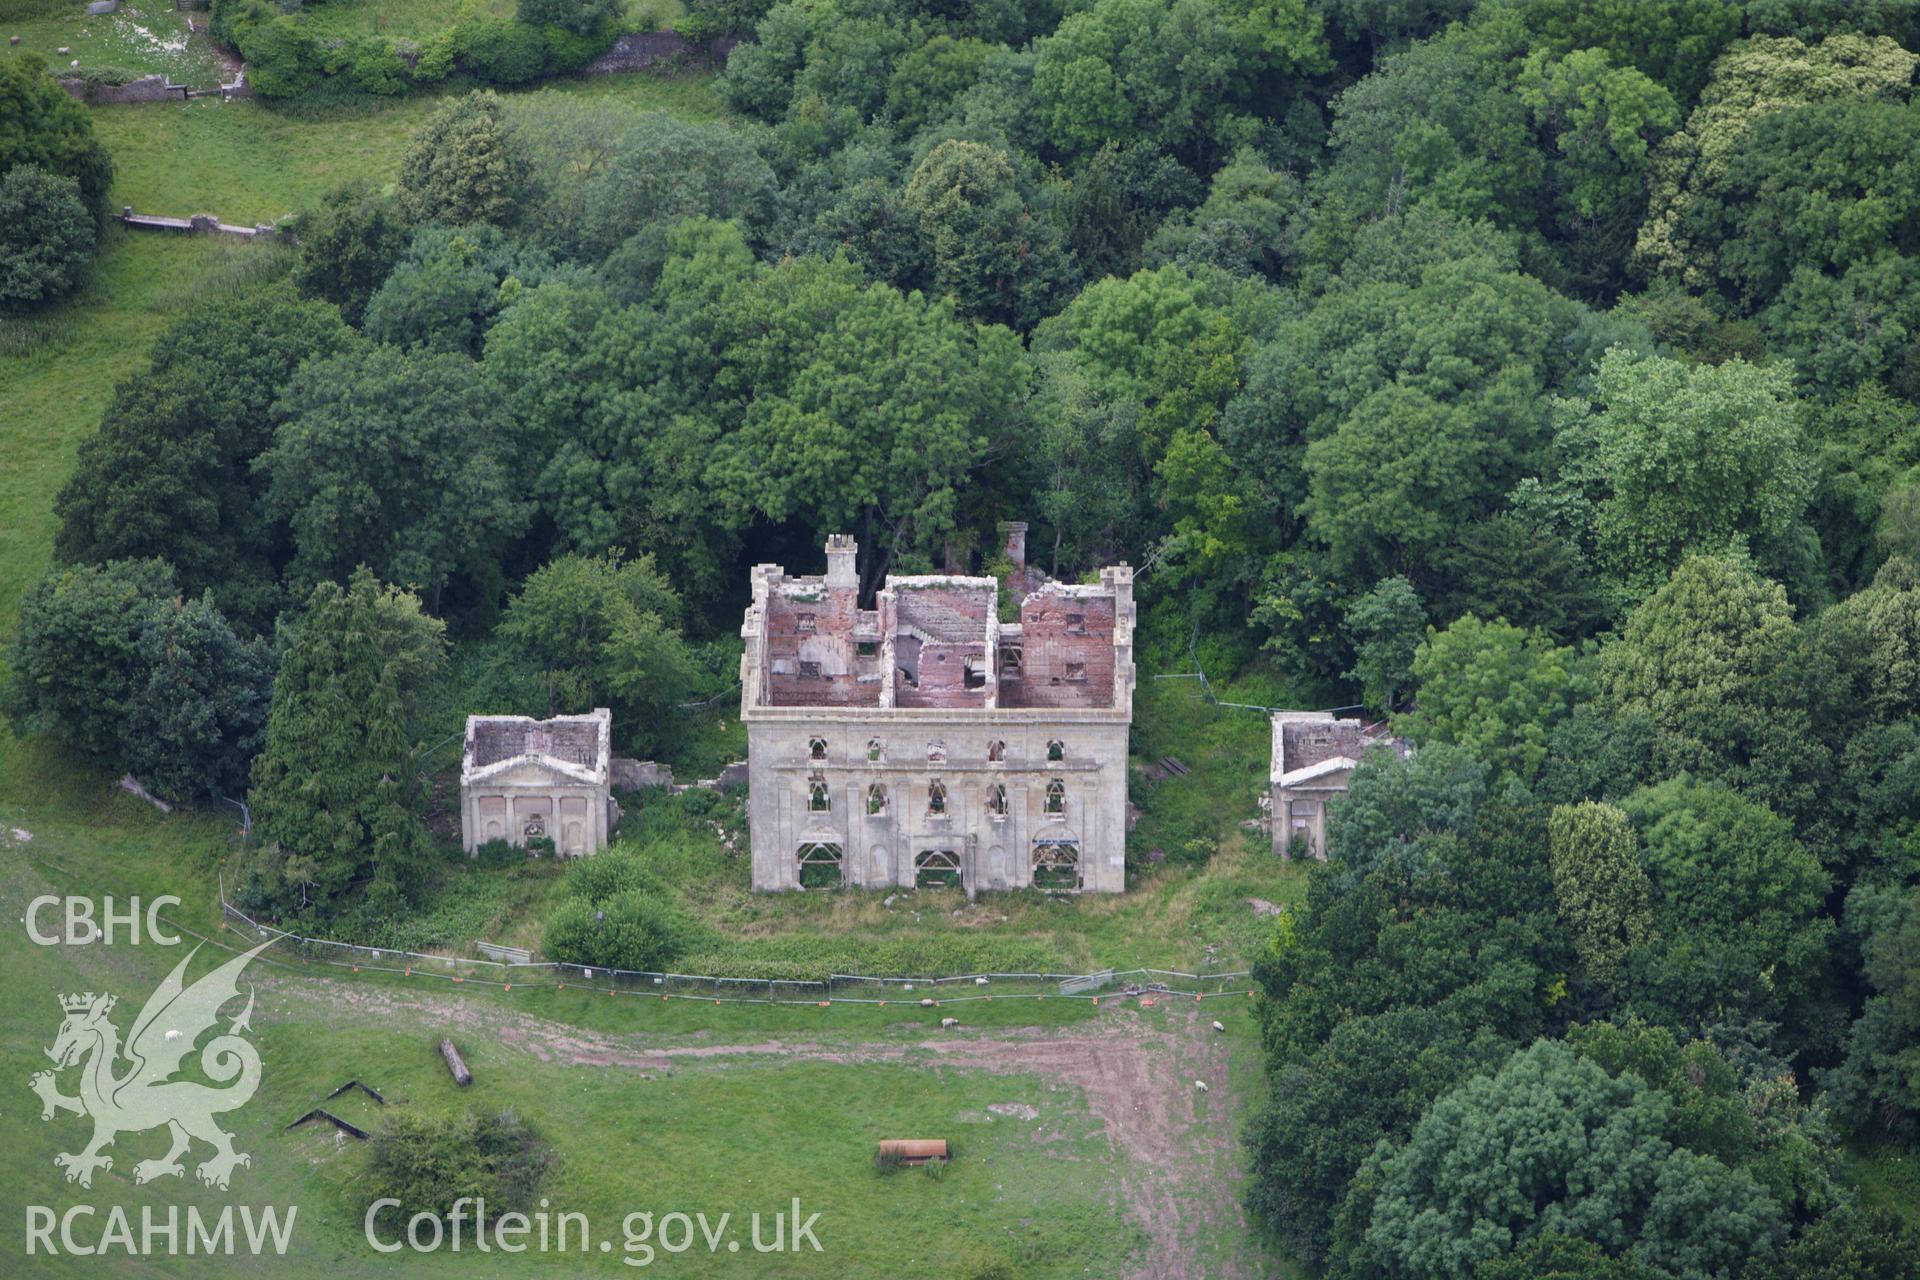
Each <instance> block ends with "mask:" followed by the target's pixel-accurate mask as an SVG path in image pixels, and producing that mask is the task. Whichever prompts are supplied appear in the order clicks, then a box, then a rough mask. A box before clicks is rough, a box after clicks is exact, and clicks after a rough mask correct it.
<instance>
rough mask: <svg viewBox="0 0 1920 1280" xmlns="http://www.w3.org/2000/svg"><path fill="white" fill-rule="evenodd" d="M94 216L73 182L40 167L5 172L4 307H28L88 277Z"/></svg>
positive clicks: (1, 205)
mask: <svg viewBox="0 0 1920 1280" xmlns="http://www.w3.org/2000/svg"><path fill="white" fill-rule="evenodd" d="M95 232H96V227H95V222H94V216H93V214H92V213H90V212H89V211H88V210H87V207H86V205H85V204H84V203H82V201H81V199H80V185H79V183H77V182H75V181H74V180H73V179H72V178H66V177H60V176H58V175H56V174H52V173H48V172H47V171H46V170H45V169H42V168H41V167H40V166H39V165H36V164H17V165H15V166H13V167H12V168H11V169H8V170H6V171H5V172H4V173H0V307H6V308H26V307H32V306H35V305H37V304H39V303H42V302H48V301H51V300H52V299H54V298H58V297H60V296H61V295H62V294H66V293H70V292H72V291H73V289H75V288H76V287H77V286H78V285H79V284H80V282H81V281H82V280H83V279H85V278H86V272H87V261H88V259H89V257H90V256H91V254H92V252H93V242H94V236H95Z"/></svg>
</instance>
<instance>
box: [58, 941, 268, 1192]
mask: <svg viewBox="0 0 1920 1280" xmlns="http://www.w3.org/2000/svg"><path fill="white" fill-rule="evenodd" d="M272 945H273V942H272V941H271V940H269V941H267V942H263V943H261V944H260V945H259V946H257V947H255V948H254V949H253V950H251V951H249V952H246V953H245V954H244V955H240V956H237V957H235V958H234V959H232V960H229V961H228V962H227V963H226V964H224V965H222V966H221V967H220V968H218V969H216V970H214V971H213V972H212V973H210V974H208V975H207V976H206V977H204V978H202V979H200V981H198V982H196V983H194V984H193V986H191V987H188V986H186V985H185V984H184V983H183V982H182V981H181V975H182V974H183V973H185V972H186V969H187V962H188V961H189V960H192V959H193V957H194V954H195V953H197V952H198V951H199V948H198V947H195V948H194V949H193V951H192V952H189V953H188V955H187V958H186V960H182V961H181V962H180V963H179V964H178V965H177V966H175V968H174V970H173V972H172V973H170V974H168V975H167V980H166V981H165V982H162V983H161V984H160V985H159V987H158V988H156V989H155V991H154V993H153V994H152V995H151V996H149V997H148V998H147V1003H146V1005H145V1006H144V1007H143V1008H142V1009H141V1010H140V1016H139V1017H137V1018H135V1019H134V1020H133V1029H132V1030H131V1031H130V1032H129V1033H128V1034H127V1043H126V1047H125V1049H124V1050H123V1049H122V1048H121V1046H120V1032H119V1030H118V1029H117V1028H116V1027H115V1026H114V1025H113V1023H111V1022H110V1021H108V1020H107V1015H108V1014H109V1013H111V1012H112V1011H113V1006H114V997H112V996H110V995H95V994H94V993H93V992H91V991H89V992H87V993H86V994H85V995H70V996H62V997H60V1008H61V1009H62V1010H64V1011H65V1013H66V1015H67V1017H66V1021H65V1022H63V1023H61V1024H60V1034H59V1036H57V1037H56V1038H55V1039H54V1042H53V1047H52V1048H51V1049H48V1050H47V1051H46V1052H47V1056H48V1057H49V1058H51V1059H53V1061H54V1071H40V1072H36V1073H35V1074H34V1076H33V1078H32V1079H31V1080H29V1081H28V1084H29V1085H30V1086H31V1087H32V1089H33V1091H34V1092H35V1093H37V1094H39V1095H40V1102H41V1108H42V1109H41V1112H40V1118H41V1119H42V1120H51V1119H53V1117H54V1114H55V1113H56V1112H60V1111H71V1112H73V1113H74V1114H75V1115H83V1116H91V1117H92V1118H93V1141H91V1142H89V1143H88V1144H87V1145H86V1147H85V1148H84V1149H83V1150H81V1151H79V1152H75V1153H62V1154H60V1155H57V1156H55V1157H54V1158H53V1162H54V1163H55V1164H57V1165H59V1166H60V1167H61V1168H63V1169H65V1170H66V1171H67V1181H68V1182H77V1183H79V1184H80V1185H81V1186H83V1187H90V1186H92V1185H93V1175H94V1171H95V1170H97V1169H111V1168H113V1158H112V1157H111V1156H105V1155H102V1154H100V1152H101V1149H102V1148H104V1147H106V1146H108V1145H109V1144H111V1143H112V1142H113V1140H114V1138H115V1137H116V1136H118V1135H119V1134H122V1133H139V1132H142V1131H144V1130H147V1129H157V1128H159V1127H160V1126H161V1125H165V1126H167V1128H168V1130H169V1131H170V1132H171V1133H172V1135H173V1147H172V1149H171V1150H169V1151H168V1152H167V1154H166V1155H164V1156H162V1157H160V1158H159V1159H158V1160H142V1161H141V1162H140V1163H138V1164H136V1165H135V1166H134V1167H133V1180H134V1181H135V1182H151V1181H153V1180H154V1179H155V1178H163V1177H167V1176H168V1175H172V1176H175V1177H178V1176H179V1175H180V1174H182V1173H184V1172H185V1170H184V1169H183V1168H182V1167H181V1165H180V1157H181V1156H182V1155H185V1154H186V1152H187V1149H188V1148H189V1147H190V1146H192V1139H194V1138H198V1139H200V1141H202V1142H205V1143H209V1144H211V1145H212V1147H213V1149H214V1153H213V1156H212V1157H211V1158H210V1159H209V1160H208V1161H207V1162H206V1163H205V1164H203V1165H201V1166H200V1167H199V1168H198V1169H197V1170H195V1172H196V1173H198V1174H199V1175H200V1181H202V1182H204V1183H206V1184H207V1185H208V1186H210V1187H218V1188H219V1189H221V1190H222V1191H224V1190H226V1188H227V1180H228V1178H230V1177H231V1176H232V1174H233V1170H234V1167H235V1166H236V1165H243V1164H252V1163H253V1161H252V1157H250V1156H248V1155H247V1154H246V1153H244V1152H240V1151H235V1150H234V1149H233V1135H232V1134H230V1133H227V1132H225V1131H224V1130H222V1129H221V1128H220V1126H219V1125H217V1124H215V1123H214V1122H213V1118H214V1117H215V1116H216V1115H218V1114H220V1113H221V1112H223V1111H232V1110H233V1109H234V1108H236V1107H239V1106H242V1105H244V1104H245V1103H246V1101H247V1099H249V1098H251V1097H253V1093H254V1090H256V1089H258V1088H259V1087H260V1053H259V1051H258V1050H257V1049H255V1048H254V1047H253V1045H252V1044H251V1043H250V1042H249V1041H247V1040H245V1039H243V1038H242V1037H241V1035H240V1033H241V1032H242V1031H250V1030H252V1027H251V1026H250V1025H249V1021H248V1020H249V1019H250V1018H251V1017H252V1016H253V992H252V989H251V988H249V989H248V992H247V1007H246V1009H245V1010H243V1011H242V1012H241V1013H240V1014H239V1016H237V1017H235V1018H234V1019H233V1020H232V1021H231V1022H230V1023H229V1024H228V1025H227V1031H226V1034H225V1035H219V1036H215V1037H214V1038H213V1039H212V1040H209V1041H208V1042H207V1044H206V1047H205V1048H204V1049H202V1050H201V1052H200V1070H201V1071H202V1072H203V1073H204V1074H205V1075H206V1077H207V1078H208V1079H209V1080H212V1081H214V1082H216V1083H218V1084H221V1085H225V1086H226V1087H225V1088H218V1089H216V1088H213V1087H211V1086H208V1085H204V1084H201V1083H199V1082H198V1081H194V1080H173V1079H171V1078H170V1077H172V1076H173V1075H174V1074H175V1073H176V1072H178V1071H179V1070H180V1062H181V1059H183V1058H185V1057H186V1056H187V1054H189V1053H191V1052H192V1051H193V1047H194V1043H195V1041H197V1040H198V1039H199V1038H200V1037H201V1035H202V1034H204V1033H205V1032H207V1031H209V1030H212V1029H214V1028H215V1026H216V1024H217V1023H218V1022H219V1018H220V1008H221V1006H222V1005H224V1004H226V1003H227V1002H228V1001H229V1000H232V999H234V998H236V997H237V996H238V995H239V994H240V988H239V977H240V971H241V970H242V969H244V968H246V967H247V962H248V961H250V960H252V959H253V958H254V957H255V956H257V955H259V954H260V953H261V952H262V951H264V950H266V949H267V948H268V947H270V946H272ZM89 1055H91V1057H89ZM122 1058H125V1060H126V1061H127V1062H129V1063H131V1064H132V1065H131V1066H129V1067H128V1068H127V1069H126V1071H125V1072H124V1073H119V1072H118V1071H117V1068H118V1067H119V1064H120V1061H121V1059H122ZM73 1066H78V1067H80V1095H79V1096H78V1097H71V1098H70V1097H68V1096H67V1095H65V1094H63V1093H61V1092H60V1088H59V1085H58V1083H57V1081H56V1079H55V1072H57V1071H62V1070H65V1069H66V1068H68V1067H73ZM229 1081H232V1082H233V1083H231V1084H229V1083H228V1082H229Z"/></svg>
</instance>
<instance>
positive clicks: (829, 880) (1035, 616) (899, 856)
mask: <svg viewBox="0 0 1920 1280" xmlns="http://www.w3.org/2000/svg"><path fill="white" fill-rule="evenodd" d="M826 550H827V572H826V574H825V575H824V576H816V577H789V576H787V573H786V571H785V570H784V569H783V568H781V567H780V566H778V565H760V566H757V567H756V568H755V569H754V571H753V603H752V605H751V606H750V607H749V608H748V609H747V614H746V619H745V622H744V624H743V625H742V627H741V635H742V637H743V638H744V639H745V641H746V651H745V653H744V654H743V655H742V658H741V664H740V683H741V693H740V716H741V719H742V720H743V721H744V722H745V723H746V726H747V761H748V818H749V822H750V825H751V831H752V842H753V887H754V888H755V889H758V890H780V889H798V888H816V887H829V886H832V885H837V884H851V885H865V886H875V885H898V886H901V887H915V886H918V885H934V884H957V885H959V886H960V887H962V888H964V889H966V890H967V892H968V893H969V894H972V893H974V892H976V891H978V890H983V889H1017V888H1024V887H1027V886H1036V887H1042V888H1057V889H1064V890H1086V891H1091V892H1107V893H1114V892H1119V891H1120V890H1122V889H1124V888H1125V887H1126V817H1127V733H1128V726H1129V723H1130V722H1131V720H1132V717H1133V686H1134V670H1133V626H1134V606H1133V570H1132V569H1130V568H1128V567H1127V566H1125V565H1119V566H1115V567H1112V568H1108V569H1104V570H1102V571H1101V574H1100V582H1099V584H1098V585H1097V586H1067V585H1063V584H1060V583H1056V582H1049V581H1044V580H1043V581H1042V583H1041V585H1040V586H1039V587H1038V589H1036V590H1034V591H1032V592H1030V593H1028V594H1027V595H1026V596H1025V598H1024V599H1023V600H1022V601H1021V605H1020V621H1019V622H1017V623H1003V622H1001V621H1000V608H999V584H998V583H997V582H996V581H995V580H994V579H992V578H970V577H959V576H950V575H938V576H918V577H889V578H888V579H887V580H886V581H885V583H884V584H882V586H881V587H880V590H879V591H878V593H877V595H876V598H875V601H874V605H875V607H874V608H872V609H862V608H860V604H859V597H860V579H859V575H858V573H857V572H856V570H855V565H854V561H855V557H856V554H857V549H856V547H855V545H854V541H853V539H852V538H850V537H847V536H846V535H844V534H836V535H834V536H833V537H832V538H829V539H828V541H827V549H826ZM1015 567H1016V570H1019V571H1024V568H1025V566H1024V565H1021V564H1016V566H1015Z"/></svg>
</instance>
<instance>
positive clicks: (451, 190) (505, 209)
mask: <svg viewBox="0 0 1920 1280" xmlns="http://www.w3.org/2000/svg"><path fill="white" fill-rule="evenodd" d="M531 166H532V160H531V158H530V157H529V156H528V155H527V151H526V147H525V144H524V143H523V142H522V141H521V140H520V138H519V137H518V136H517V135H516V134H515V133H514V132H513V130H512V129H511V128H510V127H509V125H508V123H507V120H506V108H505V105H504V104H503V103H502V102H501V100H500V97H499V95H497V94H495V93H494V92H493V91H492V90H490V89H488V90H483V91H481V92H478V93H470V94H468V95H467V96H466V97H464V98H455V99H452V100H450V101H449V102H448V103H447V104H446V105H445V106H443V107H441V108H440V109H439V110H438V111H436V112H435V113H434V114H433V116H432V118H430V119H429V120H428V121H427V123H426V125H425V126H424V127H423V128H422V129H421V130H420V132H419V133H418V134H417V135H415V137H414V140H413V142H412V144H411V145H410V146H409V147H408V148H407V153H406V154H405V155H404V156H402V157H401V158H400V208H401V209H402V211H404V212H405V214H406V215H407V217H408V218H410V219H412V220H413V221H415V222H444V223H449V224H452V225H459V224H461V223H467V222H492V223H498V224H506V223H509V222H512V221H513V220H514V219H515V218H517V217H518V216H519V215H520V211H521V207H520V206H521V202H522V201H523V200H524V199H525V198H526V196H527V194H528V178H529V174H530V171H531Z"/></svg>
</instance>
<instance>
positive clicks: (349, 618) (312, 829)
mask: <svg viewBox="0 0 1920 1280" xmlns="http://www.w3.org/2000/svg"><path fill="white" fill-rule="evenodd" d="M442 634H443V627H442V625H441V624H440V623H439V622H438V621H436V620H434V619H432V618H429V617H427V616H426V615H424V614H423V613H422V612H421V611H420V601H419V600H418V599H417V598H416V597H414V596H412V595H409V594H407V593H406V592H404V591H400V590H398V589H396V588H393V587H388V586H384V585H382V584H381V583H380V581H379V580H378V579H377V578H375V577H374V576H373V574H372V573H371V572H370V571H368V570H367V569H364V568H361V569H357V570H355V571H354V573H353V575H352V578H351V580H350V581H349V582H348V583H347V584H346V585H344V586H343V585H341V584H339V583H335V582H323V583H321V584H320V585H319V586H317V587H315V588H314V589H313V593H312V595H310V596H309V597H308V598H307V601H306V607H305V609H304V610H303V612H302V614H301V616H300V618H299V619H298V621H297V622H295V623H293V625H292V626H291V628H290V629H289V631H288V633H286V634H283V635H282V637H281V658H280V671H279V674H278V675H277V676H276V677H275V679H274V683H273V703H272V709H271V710H270V711H269V713H268V716H267V736H266V745H265V749H264V750H263V751H262V752H261V754H260V756H259V758H258V759H257V760H256V761H255V762H254V766H253V790H252V792H251V804H252V809H253V818H254V822H255V823H256V824H257V825H258V827H259V830H260V837H261V839H262V840H263V841H265V842H267V843H268V845H269V847H270V848H271V849H272V850H273V856H272V857H271V858H270V859H269V860H268V861H267V862H266V863H265V864H264V868H262V867H256V868H255V872H254V884H253V886H252V892H253V893H255V894H256V895H259V896H262V897H264V898H265V899H266V900H267V902H269V903H271V904H273V905H277V906H281V907H287V906H290V905H292V902H299V903H317V904H318V905H320V906H321V907H322V909H326V908H327V907H328V906H329V905H330V904H332V903H333V902H334V900H335V899H337V898H339V897H340V895H342V894H344V893H345V892H346V890H347V889H348V888H349V886H351V885H353V884H354V883H355V882H356V881H359V880H361V879H363V878H368V877H370V878H371V898H372V900H373V902H374V903H375V904H377V905H378V906H379V907H380V908H381V909H383V910H386V911H392V910H396V909H399V908H401V907H402V906H403V905H404V900H405V898H406V897H407V896H408V895H409V894H411V893H412V892H414V891H415V890H416V889H417V888H418V886H419V884H420V882H421V879H422V876H423V872H424V869H425V860H426V858H427V856H428V837H427V831H426V827H425V826H424V825H423V824H422V823H421V820H420V815H421V810H422V797H421V791H420V780H419V776H418V774H417V773H416V772H415V763H414V759H413V755H414V749H415V744H414V743H412V742H411V741H409V740H408V738H407V734H406V721H405V707H406V704H407V700H408V699H409V698H410V697H412V696H414V695H415V694H416V693H418V692H419V690H420V687H421V683H422V681H424V680H426V679H427V678H428V677H430V676H431V675H433V674H434V672H435V671H436V670H438V668H439V666H440V664H441V662H442V660H443V641H442ZM290 900H291V901H290Z"/></svg>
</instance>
